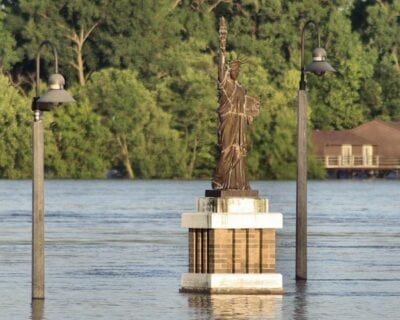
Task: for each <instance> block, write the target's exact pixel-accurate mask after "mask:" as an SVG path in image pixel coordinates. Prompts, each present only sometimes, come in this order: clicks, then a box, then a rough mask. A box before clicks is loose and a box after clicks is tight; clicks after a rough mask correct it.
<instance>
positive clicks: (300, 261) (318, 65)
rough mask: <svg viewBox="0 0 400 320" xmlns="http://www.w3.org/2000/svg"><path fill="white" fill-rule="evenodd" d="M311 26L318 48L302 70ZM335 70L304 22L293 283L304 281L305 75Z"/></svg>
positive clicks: (305, 213) (299, 100)
mask: <svg viewBox="0 0 400 320" xmlns="http://www.w3.org/2000/svg"><path fill="white" fill-rule="evenodd" d="M310 24H313V25H314V26H315V28H316V29H317V36H318V47H317V48H315V49H314V50H313V62H312V63H311V64H309V65H308V66H307V67H304V36H305V30H306V28H307V27H308V26H309V25H310ZM335 71H336V70H335V69H334V68H332V66H331V65H330V64H329V63H328V62H327V61H326V51H325V50H324V49H323V48H321V46H320V35H319V27H318V24H317V23H316V22H314V21H312V20H309V21H307V22H306V23H305V24H304V26H303V29H302V33H301V78H300V84H299V92H298V110H297V183H296V280H306V279H307V94H306V81H305V73H306V72H312V73H314V74H316V75H318V76H322V75H323V74H324V73H325V72H335Z"/></svg>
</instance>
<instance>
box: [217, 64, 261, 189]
mask: <svg viewBox="0 0 400 320" xmlns="http://www.w3.org/2000/svg"><path fill="white" fill-rule="evenodd" d="M218 86H219V108H218V119H219V126H218V143H219V147H220V157H219V159H218V162H217V167H216V169H215V172H214V175H213V179H212V188H213V189H224V190H226V189H236V190H248V189H250V187H249V184H248V182H247V179H246V168H245V157H246V153H247V150H246V125H247V124H248V123H250V122H251V121H252V120H253V117H254V116H256V115H257V114H258V112H259V99H258V98H255V97H251V96H247V95H246V94H245V90H244V88H243V87H242V86H241V85H240V84H239V83H238V82H237V81H235V80H233V79H232V78H231V77H230V75H229V70H228V71H226V73H225V75H224V79H223V81H222V82H219V84H218Z"/></svg>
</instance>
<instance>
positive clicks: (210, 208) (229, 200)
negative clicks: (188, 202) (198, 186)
mask: <svg viewBox="0 0 400 320" xmlns="http://www.w3.org/2000/svg"><path fill="white" fill-rule="evenodd" d="M197 211H198V212H208V213H211V212H212V213H223V212H229V213H267V212H268V199H260V198H239V197H224V198H210V197H203V198H199V199H198V201H197Z"/></svg>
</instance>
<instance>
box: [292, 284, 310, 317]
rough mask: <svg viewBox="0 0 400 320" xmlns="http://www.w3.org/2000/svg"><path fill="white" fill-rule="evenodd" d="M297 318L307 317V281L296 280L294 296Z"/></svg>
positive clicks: (295, 315)
mask: <svg viewBox="0 0 400 320" xmlns="http://www.w3.org/2000/svg"><path fill="white" fill-rule="evenodd" d="M293 319H295V320H306V319H307V282H306V281H296V295H295V298H294V314H293Z"/></svg>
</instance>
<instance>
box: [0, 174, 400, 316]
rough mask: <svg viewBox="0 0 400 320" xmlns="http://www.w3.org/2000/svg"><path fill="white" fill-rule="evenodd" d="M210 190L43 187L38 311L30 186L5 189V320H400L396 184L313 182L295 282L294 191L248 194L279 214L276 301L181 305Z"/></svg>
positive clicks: (152, 185) (263, 184)
mask: <svg viewBox="0 0 400 320" xmlns="http://www.w3.org/2000/svg"><path fill="white" fill-rule="evenodd" d="M208 187H209V183H208V182H207V181H159V180H156V181H125V180H106V181H73V180H67V181H60V180H53V181H46V196H45V199H46V200H45V225H46V299H45V301H44V303H41V301H39V302H37V303H35V304H34V305H31V300H30V294H31V291H30V286H31V283H30V281H31V275H30V273H31V182H30V181H6V180H0V319H1V320H3V319H4V320H20V319H21V320H25V319H34V320H43V319H46V320H58V319H63V320H64V319H69V320H70V319H79V320H81V319H107V320H113V319H156V320H163V319H174V320H179V319H196V320H200V319H235V320H236V319H246V320H247V319H399V310H400V309H399V308H400V306H399V303H400V181H399V180H397V181H396V180H394V181H388V180H342V181H311V182H309V190H308V191H309V192H308V198H309V202H308V203H309V205H308V223H309V227H308V231H309V233H308V234H309V237H308V244H309V249H308V255H309V256H308V258H309V263H308V276H309V279H308V281H307V282H306V283H300V284H296V282H295V281H294V277H295V275H294V274H295V263H294V257H295V182H293V181H288V182H271V181H257V182H253V183H252V187H253V189H258V190H259V191H260V195H261V196H262V197H267V198H269V201H270V211H271V212H281V213H283V216H284V228H283V229H282V230H280V231H279V232H278V246H277V272H280V273H282V274H283V281H284V290H285V294H284V295H283V296H282V297H280V296H242V295H237V296H235V295H232V296H231V295H213V296H208V295H194V294H181V293H179V284H180V276H181V274H182V273H184V272H186V271H187V235H186V230H185V229H182V228H180V215H181V213H182V212H194V211H195V201H196V198H197V197H201V196H203V192H204V190H205V189H206V188H208Z"/></svg>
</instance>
